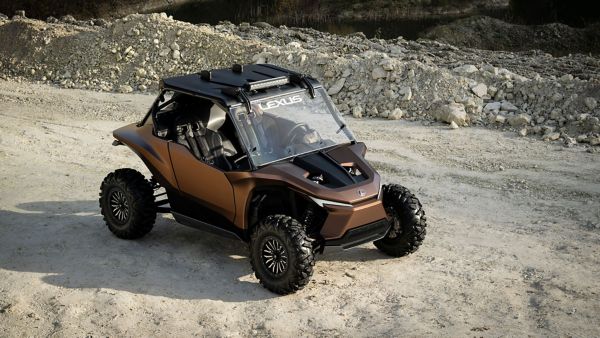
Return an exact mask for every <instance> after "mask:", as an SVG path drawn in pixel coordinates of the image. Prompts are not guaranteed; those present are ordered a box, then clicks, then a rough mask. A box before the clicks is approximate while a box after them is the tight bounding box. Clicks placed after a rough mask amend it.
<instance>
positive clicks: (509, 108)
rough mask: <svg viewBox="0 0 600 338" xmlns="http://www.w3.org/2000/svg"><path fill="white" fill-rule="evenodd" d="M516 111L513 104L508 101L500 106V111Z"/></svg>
mask: <svg viewBox="0 0 600 338" xmlns="http://www.w3.org/2000/svg"><path fill="white" fill-rule="evenodd" d="M517 109H518V108H517V107H516V106H515V105H514V104H512V103H510V102H508V101H502V104H501V106H500V110H505V111H509V112H514V111H517Z"/></svg>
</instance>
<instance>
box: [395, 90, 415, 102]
mask: <svg viewBox="0 0 600 338" xmlns="http://www.w3.org/2000/svg"><path fill="white" fill-rule="evenodd" d="M398 94H400V96H401V97H400V99H401V100H402V101H410V99H412V96H413V94H412V89H411V88H410V87H402V88H400V90H399V91H398Z"/></svg>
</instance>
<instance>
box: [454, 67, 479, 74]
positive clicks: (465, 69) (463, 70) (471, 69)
mask: <svg viewBox="0 0 600 338" xmlns="http://www.w3.org/2000/svg"><path fill="white" fill-rule="evenodd" d="M453 71H454V72H455V73H458V74H472V73H475V72H477V71H479V69H477V67H475V66H473V65H464V66H460V67H456V68H454V69H453Z"/></svg>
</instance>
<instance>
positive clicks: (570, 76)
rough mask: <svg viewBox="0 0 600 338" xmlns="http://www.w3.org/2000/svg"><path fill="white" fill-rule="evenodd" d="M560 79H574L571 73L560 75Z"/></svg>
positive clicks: (564, 80)
mask: <svg viewBox="0 0 600 338" xmlns="http://www.w3.org/2000/svg"><path fill="white" fill-rule="evenodd" d="M560 81H561V82H569V81H573V75H571V74H565V75H563V76H561V77H560Z"/></svg>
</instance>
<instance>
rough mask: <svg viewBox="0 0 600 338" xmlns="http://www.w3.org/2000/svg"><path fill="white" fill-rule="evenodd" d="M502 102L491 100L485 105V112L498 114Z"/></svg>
mask: <svg viewBox="0 0 600 338" xmlns="http://www.w3.org/2000/svg"><path fill="white" fill-rule="evenodd" d="M501 107H502V104H501V103H500V102H490V103H488V104H486V105H485V107H483V112H484V113H493V114H498V113H499V112H500V108H501Z"/></svg>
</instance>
